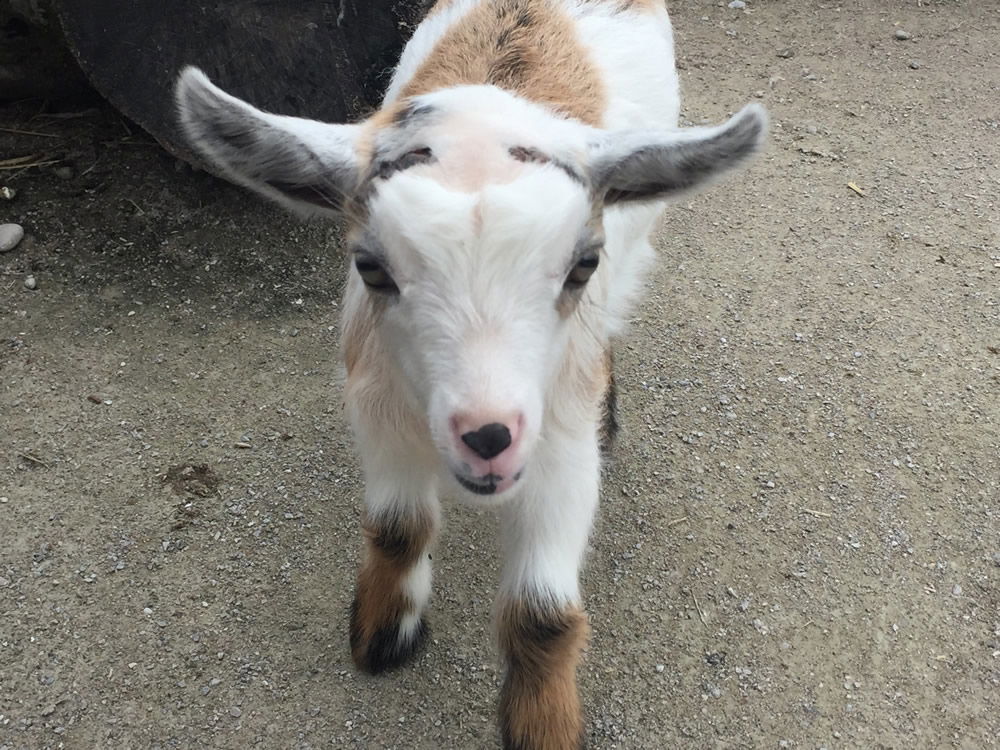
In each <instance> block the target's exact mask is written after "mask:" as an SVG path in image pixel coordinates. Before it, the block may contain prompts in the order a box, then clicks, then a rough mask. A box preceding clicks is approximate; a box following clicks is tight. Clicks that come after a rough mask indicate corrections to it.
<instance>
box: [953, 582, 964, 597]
mask: <svg viewBox="0 0 1000 750" xmlns="http://www.w3.org/2000/svg"><path fill="white" fill-rule="evenodd" d="M951 595H952V596H961V595H962V587H961V586H960V585H958V584H957V583H956V584H955V585H954V586H953V587H952V589H951Z"/></svg>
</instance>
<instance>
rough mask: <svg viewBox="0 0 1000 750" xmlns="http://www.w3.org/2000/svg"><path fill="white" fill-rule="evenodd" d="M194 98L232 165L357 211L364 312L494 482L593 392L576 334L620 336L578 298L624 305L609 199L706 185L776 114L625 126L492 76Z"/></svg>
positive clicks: (352, 238) (422, 397)
mask: <svg viewBox="0 0 1000 750" xmlns="http://www.w3.org/2000/svg"><path fill="white" fill-rule="evenodd" d="M177 97H178V103H179V108H180V113H181V122H182V125H183V127H184V129H185V132H186V134H187V136H188V138H189V140H190V141H191V142H192V144H193V145H194V146H195V147H196V148H197V149H198V150H199V151H200V152H201V153H202V154H203V155H205V156H206V157H207V158H208V159H209V161H210V162H212V163H213V164H215V165H216V166H217V167H218V168H220V170H221V171H223V172H224V173H225V174H226V176H228V177H229V178H230V179H232V180H234V181H236V182H239V183H241V184H244V185H246V186H248V187H251V188H252V189H254V190H256V191H258V192H260V193H263V194H264V195H266V196H268V197H270V198H272V199H274V200H277V201H279V202H280V203H282V204H284V205H286V206H289V207H292V208H294V209H296V210H298V211H300V212H304V213H330V214H342V215H344V216H346V217H347V219H348V221H349V225H350V231H349V249H350V252H351V253H352V256H353V266H354V270H353V271H352V279H351V281H350V289H349V292H348V301H349V302H350V300H351V299H352V296H353V298H354V299H355V301H356V302H357V304H356V305H354V306H353V307H352V309H353V311H354V313H355V314H362V315H366V316H368V317H369V318H371V320H370V321H369V324H368V325H366V326H364V327H363V328H362V330H365V331H367V332H371V331H373V330H375V329H377V330H378V336H379V340H380V342H381V345H382V347H383V350H384V353H385V355H386V356H387V357H388V358H390V359H391V360H392V362H393V371H394V373H396V374H397V375H398V376H399V381H400V383H399V384H400V386H401V388H402V389H403V390H404V391H405V393H403V394H397V396H400V395H401V396H403V397H404V398H406V399H407V400H408V402H409V407H410V409H411V411H413V412H414V413H417V414H420V415H421V416H422V417H423V418H424V419H425V420H426V426H427V429H428V432H429V434H430V437H431V439H432V441H433V443H434V445H435V446H436V448H437V450H438V452H439V453H440V454H441V456H442V458H443V461H444V463H445V465H446V467H447V468H448V470H449V473H450V474H452V475H454V476H455V478H456V479H457V480H458V482H459V484H460V485H461V486H462V487H464V488H465V489H466V490H468V491H469V492H470V493H472V494H473V495H478V496H484V495H488V496H490V500H493V499H494V498H497V497H499V496H502V495H504V494H505V493H507V492H508V491H509V490H510V489H511V488H512V487H514V486H515V485H516V484H517V481H518V479H519V477H520V476H521V473H522V471H524V470H525V468H526V467H529V466H530V461H531V454H532V449H533V447H534V446H535V445H536V443H537V441H538V438H539V436H540V435H541V434H542V432H543V430H544V429H550V428H552V426H551V425H550V424H547V421H551V422H557V421H559V419H557V418H555V416H554V414H553V404H554V403H555V402H556V401H559V400H560V399H561V400H562V402H564V403H572V402H573V401H576V402H578V403H586V402H588V401H593V400H594V397H593V395H592V394H579V395H580V398H577V399H573V398H572V397H571V396H572V394H570V397H569V398H567V395H566V394H565V393H563V391H565V390H567V389H568V390H572V389H573V388H580V387H581V386H580V383H579V382H574V383H562V382H560V374H561V372H562V369H561V366H562V364H563V363H564V361H565V358H566V356H567V353H568V352H569V351H570V349H573V348H575V349H576V350H578V351H579V350H586V349H587V348H588V346H589V347H590V349H594V348H595V347H596V349H597V351H598V352H599V351H600V346H601V345H602V344H601V342H603V341H604V340H605V339H606V335H605V333H606V332H605V331H603V330H601V331H595V330H593V327H594V326H595V325H602V326H603V325H604V324H605V323H606V321H603V320H602V319H601V316H600V315H599V314H598V315H590V316H589V317H586V318H585V317H584V316H581V315H579V312H580V310H581V308H582V307H584V306H586V305H587V304H590V305H591V306H592V307H596V308H597V309H600V308H602V307H603V306H605V305H607V304H612V305H613V304H614V303H615V301H614V300H608V299H607V290H608V286H609V284H608V282H609V274H611V273H612V272H613V268H609V267H610V266H614V265H615V260H616V259H615V258H614V257H613V253H611V256H609V253H610V252H611V251H612V248H610V247H609V248H605V247H604V237H603V221H602V219H603V211H604V209H605V207H606V206H608V205H611V204H615V203H623V202H629V201H634V202H648V201H655V200H660V199H662V198H664V197H667V196H669V195H671V194H673V193H676V192H679V191H682V190H686V189H688V188H691V187H694V186H697V185H699V184H701V183H703V182H705V181H707V180H708V179H710V178H712V177H714V176H715V175H717V174H719V173H721V172H723V171H725V170H727V169H730V168H732V167H734V166H736V165H737V164H738V163H740V162H741V161H743V160H744V158H745V157H747V156H749V155H750V153H752V151H754V150H755V148H756V146H757V145H758V142H759V140H760V138H761V137H762V135H763V131H764V127H765V122H764V115H763V112H762V111H761V110H759V109H758V108H754V107H751V108H748V109H747V110H744V111H743V112H742V113H740V114H739V115H737V116H736V117H734V118H733V119H732V120H731V121H730V122H729V123H727V124H726V125H723V126H721V127H719V128H713V129H696V130H690V131H673V132H666V131H627V132H624V133H615V134H610V133H606V132H604V131H600V130H597V129H595V128H591V127H589V126H585V125H583V124H581V123H579V122H576V121H572V120H567V119H563V118H559V117H557V116H555V115H553V114H552V113H551V112H549V111H547V110H544V109H543V108H541V107H537V106H536V105H533V104H531V103H529V102H527V101H525V100H523V99H519V98H518V97H515V96H512V95H510V94H508V93H506V92H503V91H501V90H499V89H496V88H494V87H491V86H469V87H455V88H451V89H447V90H442V91H438V92H434V93H432V94H426V95H423V96H420V97H416V98H414V99H412V100H409V101H407V102H405V103H401V104H399V105H397V106H396V107H395V108H394V109H387V110H383V112H382V113H380V114H379V115H377V116H376V117H374V118H372V120H371V121H369V122H367V123H362V124H359V125H327V124H323V123H318V122H314V121H309V120H302V119H299V118H291V117H282V116H277V115H272V114H268V113H265V112H261V111H259V110H257V109H254V108H253V107H251V106H250V105H248V104H246V103H244V102H241V101H240V100H238V99H235V98H234V97H231V96H229V95H228V94H226V93H224V92H222V91H221V90H219V89H218V88H216V87H215V86H213V85H212V84H211V83H210V82H209V81H208V79H207V78H205V77H204V75H202V74H201V73H200V72H199V71H197V70H195V69H190V68H189V69H188V70H186V71H185V72H184V73H183V74H182V76H181V79H180V82H179V84H178V90H177ZM619 244H621V243H619ZM615 250H616V251H621V252H625V251H626V248H617V249H615ZM609 261H610V262H609ZM362 282H363V286H362ZM349 306H350V305H349ZM585 339H586V340H585ZM354 343H355V345H356V346H363V345H364V342H354ZM346 346H347V347H348V348H350V346H351V342H350V341H348V342H346ZM588 359H589V360H591V361H595V359H596V358H595V357H594V356H593V352H591V354H590V355H589V356H588ZM348 360H349V361H348V367H350V366H351V362H350V357H348ZM577 369H579V368H577ZM598 395H599V394H598ZM563 411H564V412H565V411H566V409H563ZM569 411H572V407H570V408H569ZM559 416H560V418H562V417H565V414H563V415H559Z"/></svg>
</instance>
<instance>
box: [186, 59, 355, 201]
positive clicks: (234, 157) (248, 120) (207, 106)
mask: <svg viewBox="0 0 1000 750" xmlns="http://www.w3.org/2000/svg"><path fill="white" fill-rule="evenodd" d="M175 96H176V99H177V109H178V112H179V116H180V124H181V129H182V130H183V132H184V135H185V137H186V138H187V140H188V142H189V143H190V144H191V146H192V147H194V149H195V150H196V151H197V152H198V153H200V154H201V155H202V156H204V157H205V159H206V160H207V161H208V162H209V163H210V164H211V165H213V166H215V167H217V168H218V169H219V170H220V171H221V172H222V173H223V174H224V175H225V176H226V177H228V178H229V179H230V180H232V181H233V182H236V183H239V184H241V185H244V186H246V187H248V188H251V189H252V190H255V191H257V192H258V193H261V194H262V195H264V196H266V197H268V198H270V199H272V200H275V201H277V202H278V203H281V204H282V205H284V206H286V207H288V208H291V209H292V210H295V211H298V212H299V213H305V214H336V213H338V212H339V210H340V208H341V207H342V205H343V203H344V197H345V196H346V195H348V194H350V193H351V192H352V191H353V190H354V189H355V187H356V186H357V183H358V175H359V166H358V157H357V151H356V149H355V140H356V138H357V135H358V131H359V126H357V125H329V124H327V123H322V122H316V121H315V120H305V119H302V118H299V117H285V116H282V115H272V114H269V113H267V112H262V111H261V110H259V109H256V108H254V107H252V106H250V105H249V104H247V103H246V102H244V101H242V100H240V99H237V98H236V97H234V96H230V95H229V94H227V93H226V92H225V91H223V90H222V89H220V88H219V87H217V86H215V85H214V84H213V83H212V82H211V81H210V80H209V79H208V77H207V76H206V75H205V74H204V73H202V72H201V71H200V70H199V69H198V68H194V67H188V68H185V69H184V70H183V71H182V72H181V75H180V77H179V78H178V80H177V86H176V89H175Z"/></svg>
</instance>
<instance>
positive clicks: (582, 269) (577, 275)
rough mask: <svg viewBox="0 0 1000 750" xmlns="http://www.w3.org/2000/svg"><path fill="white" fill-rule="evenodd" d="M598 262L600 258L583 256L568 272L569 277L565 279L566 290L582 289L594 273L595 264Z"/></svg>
mask: <svg viewBox="0 0 1000 750" xmlns="http://www.w3.org/2000/svg"><path fill="white" fill-rule="evenodd" d="M600 260H601V258H600V256H598V255H585V256H584V257H582V258H580V260H578V261H577V262H576V265H575V266H573V268H572V269H571V270H570V272H569V276H567V277H566V284H565V286H566V288H567V289H580V288H581V287H583V285H584V284H586V283H587V282H588V281H589V280H590V277H591V276H593V275H594V271H596V270H597V264H598V263H599V262H600Z"/></svg>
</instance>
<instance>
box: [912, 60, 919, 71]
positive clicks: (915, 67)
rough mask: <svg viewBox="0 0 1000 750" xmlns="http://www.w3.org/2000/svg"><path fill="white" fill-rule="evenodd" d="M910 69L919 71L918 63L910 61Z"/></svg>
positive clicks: (917, 61)
mask: <svg viewBox="0 0 1000 750" xmlns="http://www.w3.org/2000/svg"><path fill="white" fill-rule="evenodd" d="M910 68H911V69H913V70H920V61H919V60H910Z"/></svg>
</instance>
